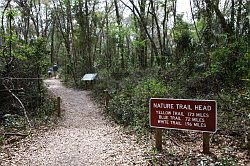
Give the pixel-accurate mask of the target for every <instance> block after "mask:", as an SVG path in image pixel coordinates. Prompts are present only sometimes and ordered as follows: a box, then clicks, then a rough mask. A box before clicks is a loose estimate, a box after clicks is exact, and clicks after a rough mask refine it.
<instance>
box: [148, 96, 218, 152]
mask: <svg viewBox="0 0 250 166" xmlns="http://www.w3.org/2000/svg"><path fill="white" fill-rule="evenodd" d="M149 114H150V118H149V119H150V126H151V127H153V128H157V130H156V148H157V149H161V146H162V145H161V143H160V142H161V141H162V138H161V136H160V135H161V134H160V133H161V131H159V129H161V128H166V129H178V130H192V131H202V132H203V152H204V153H209V132H216V130H217V104H216V101H214V100H185V99H160V98H151V99H150V103H149Z"/></svg>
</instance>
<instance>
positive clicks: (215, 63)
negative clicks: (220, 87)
mask: <svg viewBox="0 0 250 166" xmlns="http://www.w3.org/2000/svg"><path fill="white" fill-rule="evenodd" d="M210 58H211V65H210V71H209V74H211V75H215V76H217V77H218V78H219V79H220V80H219V81H221V82H224V83H225V85H240V84H242V82H243V81H242V79H243V78H247V77H248V76H249V75H250V69H249V62H250V56H249V53H248V52H247V43H246V42H243V41H236V42H234V43H232V44H229V45H227V46H226V47H219V48H217V49H216V50H215V51H213V52H211V56H210Z"/></svg>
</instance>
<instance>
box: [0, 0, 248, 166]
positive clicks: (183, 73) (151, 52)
mask: <svg viewBox="0 0 250 166" xmlns="http://www.w3.org/2000/svg"><path fill="white" fill-rule="evenodd" d="M178 1H181V0H178ZM182 1H184V0H182ZM187 1H188V0H187ZM189 3H190V13H191V14H190V17H191V18H189V20H187V19H186V17H185V16H184V14H185V13H182V14H180V13H178V9H177V0H1V2H0V12H1V13H0V17H1V23H0V28H1V29H0V124H1V125H0V133H1V132H2V133H3V132H11V133H12V132H19V131H24V132H27V130H30V128H34V127H35V126H36V125H37V123H47V122H48V121H49V120H50V117H51V115H52V114H53V110H54V107H55V106H54V104H53V102H51V101H50V100H48V98H50V97H49V94H48V93H47V91H46V88H45V87H44V85H43V83H42V79H44V78H47V77H48V76H47V69H48V67H50V66H52V65H53V64H54V63H57V64H58V65H59V74H60V79H61V80H62V81H64V82H65V84H67V85H69V86H72V87H76V88H81V89H86V87H85V86H84V84H83V82H81V78H82V77H83V75H84V74H86V73H97V74H98V79H97V81H96V83H95V85H94V88H93V97H94V98H95V99H96V100H97V101H98V102H100V103H104V100H103V98H108V99H107V100H108V103H106V104H107V105H106V108H105V111H106V113H107V114H108V115H109V116H110V117H112V119H113V120H114V121H115V122H117V123H119V124H121V125H123V126H125V127H127V128H130V129H131V130H132V131H135V132H136V133H138V134H140V135H147V134H149V133H151V132H152V130H151V129H150V127H149V123H148V107H147V104H148V101H149V99H150V98H151V97H164V98H177V99H181V98H185V99H213V100H217V103H218V131H217V133H216V134H215V135H214V137H213V139H214V140H212V141H214V142H216V139H217V141H218V140H219V136H222V137H223V136H229V137H230V138H229V139H230V141H231V142H234V144H235V145H236V146H237V147H238V148H239V149H241V150H245V149H248V150H249V147H250V132H249V131H250V126H249V124H250V110H249V105H250V88H249V87H250V80H249V79H250V53H249V48H250V47H249V40H250V22H249V19H250V18H249V10H250V1H247V0H237V1H236V0H224V1H220V0H189ZM24 78H25V79H24ZM171 132H174V134H172V135H171V133H169V132H168V133H166V134H168V135H170V136H174V135H176V134H177V135H178V134H179V135H183V132H181V131H179V132H177V131H171ZM184 133H185V132H184ZM4 139H5V137H4V136H1V135H0V141H1V140H4ZM223 161H226V162H228V163H229V165H230V162H233V163H237V158H236V157H232V158H226V159H225V160H224V159H223Z"/></svg>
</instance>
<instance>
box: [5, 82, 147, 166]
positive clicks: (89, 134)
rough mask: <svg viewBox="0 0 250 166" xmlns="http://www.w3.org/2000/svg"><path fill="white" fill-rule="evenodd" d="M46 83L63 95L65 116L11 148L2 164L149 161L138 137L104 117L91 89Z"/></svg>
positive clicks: (71, 165) (89, 164)
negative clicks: (55, 123) (42, 131)
mask: <svg viewBox="0 0 250 166" xmlns="http://www.w3.org/2000/svg"><path fill="white" fill-rule="evenodd" d="M45 83H46V84H47V85H48V87H49V89H50V90H52V91H53V92H54V93H55V94H56V95H57V96H60V97H61V98H62V107H63V109H64V110H65V111H64V113H63V118H62V119H61V121H60V122H59V124H58V127H55V128H54V129H52V130H49V131H47V132H45V133H43V134H42V135H41V136H38V137H35V138H32V139H31V140H29V142H27V141H24V143H22V144H21V145H20V146H19V147H18V148H16V149H15V148H11V150H10V154H9V157H8V159H3V160H2V161H1V162H0V165H3V166H5V165H6V166H10V165H18V166H22V165H23V166H24V165H25V166H27V165H30V166H38V165H39V166H55V165H56V166H84V165H87V166H92V165H102V166H105V165H126V166H127V165H146V163H145V161H144V157H143V152H142V150H141V149H140V146H139V145H137V144H136V143H135V142H136V141H135V139H134V138H133V137H131V136H128V135H125V134H123V133H122V132H121V131H119V127H118V126H116V125H112V124H111V123H110V122H109V121H108V120H105V117H104V116H103V115H102V113H101V111H100V109H99V108H98V107H97V106H96V105H95V104H94V103H93V102H92V101H91V100H90V97H89V96H88V92H86V91H78V90H74V89H69V88H65V87H64V86H62V84H61V83H60V81H59V80H56V79H50V80H46V81H45Z"/></svg>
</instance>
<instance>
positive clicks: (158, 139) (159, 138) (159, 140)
mask: <svg viewBox="0 0 250 166" xmlns="http://www.w3.org/2000/svg"><path fill="white" fill-rule="evenodd" d="M155 146H156V149H157V150H158V151H161V150H162V129H156V132H155Z"/></svg>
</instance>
